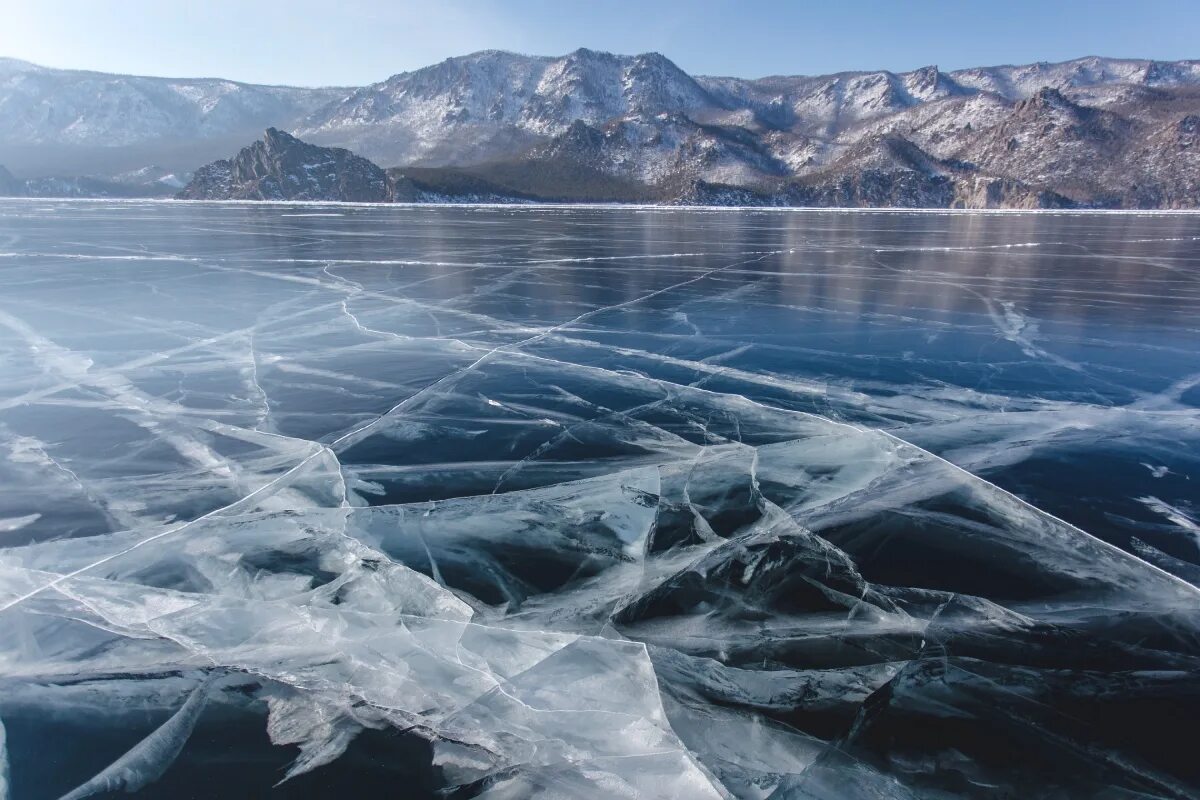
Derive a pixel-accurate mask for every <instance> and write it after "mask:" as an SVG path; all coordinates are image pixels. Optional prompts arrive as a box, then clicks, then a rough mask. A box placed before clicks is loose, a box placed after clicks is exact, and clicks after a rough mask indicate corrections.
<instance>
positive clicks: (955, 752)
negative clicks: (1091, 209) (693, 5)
mask: <svg viewBox="0 0 1200 800" xmlns="http://www.w3.org/2000/svg"><path fill="white" fill-rule="evenodd" d="M1194 219H1195V218H1192V217H1155V216H1145V217H1137V216H1127V217H1092V216H1087V215H1078V216H1061V217H1056V216H1046V215H1041V216H1032V215H1031V216H1025V217H1022V216H1004V217H993V216H984V215H971V216H951V215H929V214H922V215H891V214H878V215H875V214H866V213H862V214H829V213H816V212H813V213H806V212H795V211H788V212H754V211H742V212H703V211H661V210H660V211H644V210H614V209H580V208H569V209H568V208H563V209H520V210H513V209H500V208H483V207H479V208H456V209H448V208H412V209H401V208H386V209H384V208H358V207H353V206H341V207H338V208H337V209H322V208H314V209H312V210H306V209H297V208H295V207H286V206H285V207H278V206H271V205H262V206H209V205H203V206H200V205H171V204H154V203H111V204H110V203H10V204H8V205H0V244H2V246H0V281H2V282H3V286H4V289H5V290H4V291H3V292H2V293H0V364H2V365H3V366H2V368H0V454H2V456H3V457H2V458H0V719H2V720H3V726H4V727H2V728H0V742H2V743H3V746H0V754H5V755H4V757H3V758H0V787H8V788H4V789H0V797H3V796H4V792H5V791H9V796H11V797H13V798H17V800H22V799H23V798H27V797H28V798H42V797H45V798H56V797H87V796H92V795H99V794H102V793H105V792H112V791H114V790H115V791H121V790H126V791H137V792H139V793H140V794H141V795H143V796H153V797H183V796H194V797H229V796H264V797H269V796H280V797H304V796H314V795H322V796H327V795H328V794H330V793H337V794H354V795H358V794H366V793H368V792H372V793H373V792H376V791H380V792H383V791H387V792H389V793H391V794H395V792H396V791H397V787H398V786H403V787H404V790H405V791H406V792H408V794H407V795H406V796H413V797H426V796H428V797H434V796H448V795H453V796H456V797H490V798H526V797H540V798H567V797H605V798H607V797H629V798H679V799H680V800H684V799H685V798H686V799H689V800H690V798H706V797H707V798H756V799H757V798H775V800H782V799H783V798H829V799H830V800H832V799H833V798H918V797H921V798H924V797H936V798H944V797H978V798H984V797H996V796H1010V797H1064V796H1066V797H1091V796H1111V797H1134V796H1137V797H1147V796H1148V797H1197V796H1200V771H1198V770H1200V768H1198V767H1197V765H1196V763H1195V759H1194V758H1193V756H1192V754H1191V752H1190V751H1191V747H1190V738H1189V737H1187V736H1186V734H1185V732H1184V731H1185V729H1183V727H1182V726H1184V725H1187V724H1190V720H1192V719H1194V718H1195V716H1196V714H1197V713H1198V712H1200V677H1198V676H1200V646H1198V645H1197V641H1200V639H1198V637H1197V633H1198V632H1200V630H1198V624H1200V603H1198V600H1200V589H1197V588H1196V587H1197V581H1198V580H1200V548H1198V545H1197V537H1196V523H1195V522H1194V521H1195V520H1196V519H1197V518H1200V517H1198V515H1197V513H1196V509H1197V508H1198V507H1200V498H1198V496H1197V494H1196V489H1195V480H1194V478H1193V476H1197V478H1200V464H1198V463H1197V457H1196V453H1197V452H1200V449H1198V448H1197V445H1198V444H1200V425H1198V424H1197V423H1198V422H1200V419H1198V416H1197V410H1196V408H1197V400H1200V394H1197V386H1200V379H1198V378H1197V376H1198V375H1200V355H1197V353H1198V352H1200V348H1197V347H1196V331H1195V325H1194V318H1193V309H1194V307H1195V303H1196V301H1197V300H1200V296H1198V295H1200V288H1198V287H1197V282H1196V275H1197V273H1196V267H1195V265H1196V263H1197V262H1196V260H1195V259H1196V252H1195V240H1194V239H1193V238H1192V236H1191V232H1192V231H1193V230H1194V229H1195V226H1196V222H1194ZM1017 244H1020V245H1021V246H1020V247H1016V246H1010V245H1017ZM1147 465H1149V466H1147ZM5 764H7V767H8V769H7V772H6V771H5V770H4V768H3V765H5ZM1106 792H1107V793H1108V794H1105V793H1106Z"/></svg>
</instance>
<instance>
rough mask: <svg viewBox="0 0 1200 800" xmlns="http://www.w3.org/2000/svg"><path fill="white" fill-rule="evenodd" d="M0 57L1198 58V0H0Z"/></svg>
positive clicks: (363, 74)
mask: <svg viewBox="0 0 1200 800" xmlns="http://www.w3.org/2000/svg"><path fill="white" fill-rule="evenodd" d="M0 5H2V6H3V7H4V10H3V14H2V16H3V19H2V21H0V55H7V56H12V57H16V58H23V59H26V60H29V61H34V62H37V63H41V64H46V65H48V66H58V67H76V68H89V69H97V70H103V71H111V72H132V73H140V74H154V75H171V76H200V75H216V76H221V77H228V78H236V79H239V80H244V81H255V82H264V83H294V84H302V85H314V84H341V85H351V84H362V83H368V82H371V81H376V80H380V79H382V78H385V77H387V76H388V75H391V74H393V73H396V72H401V71H404V70H409V69H415V68H418V67H421V66H425V65H426V64H431V63H434V62H437V61H440V60H442V59H444V58H447V57H449V56H452V55H460V54H463V53H468V52H472V51H474V50H482V49H487V48H499V49H505V50H515V51H517V52H524V53H538V54H547V55H558V54H562V53H565V52H569V51H571V50H574V49H575V48H577V47H590V48H592V49H596V50H610V51H613V52H621V53H637V52H645V51H648V50H657V51H659V52H661V53H664V54H666V55H667V56H669V57H670V58H672V59H673V60H674V61H675V62H676V63H678V64H679V65H680V66H681V67H683V68H684V69H685V70H688V71H689V72H692V73H699V74H710V75H713V74H715V75H739V76H744V77H758V76H762V75H771V74H813V73H823V72H835V71H839V70H851V69H880V68H882V69H893V70H904V69H911V68H914V67H918V66H922V65H925V64H938V65H939V66H941V67H942V68H943V69H954V68H958V67H965V66H978V65H990V64H1003V63H1021V62H1029V61H1039V60H1040V61H1059V60H1064V59H1068V58H1074V57H1076V56H1082V55H1094V54H1098V55H1112V56H1130V57H1142V58H1161V59H1178V58H1200V0H1122V1H1121V2H1116V1H1115V0H1088V1H1086V2H1085V0H959V2H947V1H945V0H911V2H902V1H901V0H895V1H894V2H883V1H882V0H878V1H874V2H872V1H868V0H857V1H856V0H840V2H836V1H832V0H831V1H830V2H801V1H800V0H796V1H795V2H784V1H783V0H775V1H774V2H771V1H769V0H741V1H740V2H737V1H736V0H698V1H697V2H684V1H683V0H658V1H657V2H656V1H655V0H642V2H633V1H632V0H608V2H605V1H604V0H587V1H584V0H425V2H409V0H394V1H393V2H369V1H368V0H342V1H341V2H338V1H337V0H319V1H318V0H196V1H195V2H189V1H188V0H0Z"/></svg>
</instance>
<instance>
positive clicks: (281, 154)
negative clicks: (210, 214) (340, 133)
mask: <svg viewBox="0 0 1200 800" xmlns="http://www.w3.org/2000/svg"><path fill="white" fill-rule="evenodd" d="M178 196H179V197H180V198H182V199H188V200H333V201H345V202H359V203H380V202H385V201H387V200H388V199H390V198H389V194H388V181H387V175H386V174H385V173H384V171H383V170H382V169H380V168H379V167H377V166H376V165H375V164H372V163H371V162H370V161H368V160H367V159H365V158H361V157H359V156H356V155H354V154H353V153H351V152H350V151H349V150H343V149H341V148H338V147H318V146H316V145H312V144H308V143H307V142H302V141H300V140H299V139H297V138H296V137H294V136H291V135H290V134H287V133H284V132H283V131H279V130H276V129H275V128H268V129H267V131H266V133H265V135H264V136H263V138H262V139H261V140H260V141H257V142H255V143H254V144H252V145H250V146H249V147H245V148H242V150H241V152H239V153H238V154H237V155H236V156H234V157H233V158H232V159H230V160H228V161H225V160H222V161H216V162H213V163H212V164H208V165H207V166H204V167H201V168H200V169H198V170H197V171H196V174H195V176H194V177H193V179H192V181H191V182H190V183H189V184H188V185H187V186H186V187H185V188H184V189H183V191H181V192H180V193H179V195H178Z"/></svg>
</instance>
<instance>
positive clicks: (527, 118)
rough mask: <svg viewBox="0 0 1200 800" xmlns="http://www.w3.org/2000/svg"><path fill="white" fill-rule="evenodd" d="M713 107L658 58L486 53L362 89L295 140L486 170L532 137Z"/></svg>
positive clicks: (309, 122)
mask: <svg viewBox="0 0 1200 800" xmlns="http://www.w3.org/2000/svg"><path fill="white" fill-rule="evenodd" d="M713 102H714V101H713V99H712V97H710V96H709V94H708V93H707V92H706V91H705V90H704V89H703V88H702V87H701V86H700V85H699V84H698V83H697V82H696V81H695V80H694V79H693V78H692V77H691V76H689V75H688V74H687V73H685V72H684V71H683V70H681V69H680V68H679V67H678V66H676V65H675V64H674V63H673V62H671V61H670V60H669V59H667V58H666V57H665V56H662V55H660V54H658V53H645V54H642V55H637V56H619V55H613V54H611V53H604V52H598V51H594V50H586V49H581V50H576V51H574V52H572V53H569V54H567V55H565V56H561V57H558V58H547V57H541V56H521V55H516V54H514V53H507V52H502V51H484V52H480V53H473V54H471V55H468V56H460V57H457V58H451V59H447V60H446V61H443V62H442V63H440V64H435V65H433V66H431V67H426V68H424V69H420V70H416V71H415V72H406V73H400V74H398V75H393V76H392V77H390V78H388V79H387V80H385V81H382V82H380V83H377V84H373V85H371V86H367V87H364V88H362V89H359V90H357V91H355V92H354V93H352V94H351V95H350V96H348V97H346V98H345V99H344V100H342V101H341V102H339V103H334V104H332V105H330V106H328V107H326V108H323V109H321V110H320V111H318V112H316V113H314V114H312V115H310V116H309V117H308V118H306V119H305V120H304V121H303V123H301V125H300V127H299V129H298V133H299V134H300V135H301V136H306V137H310V138H313V139H314V140H316V141H322V142H325V141H330V142H332V141H339V142H347V143H350V144H351V145H352V146H354V147H355V148H356V149H357V150H359V151H360V152H362V153H364V154H366V155H368V156H369V157H371V158H373V159H375V160H377V161H380V162H381V163H443V162H447V161H450V160H452V156H451V155H450V154H449V153H447V152H446V150H447V148H446V147H445V142H446V141H448V140H449V141H453V142H456V143H457V144H458V145H459V148H458V150H459V152H466V153H469V154H472V155H473V154H475V153H478V154H479V155H478V160H481V161H482V160H488V159H489V158H496V157H500V156H510V155H513V154H515V153H516V152H518V151H519V150H520V149H522V148H523V146H525V145H527V144H528V143H529V142H530V141H531V140H532V139H533V138H537V137H548V136H555V135H557V134H560V133H562V132H563V131H565V130H567V128H569V127H570V126H571V124H572V123H574V122H575V121H577V120H581V121H583V122H585V123H588V124H591V125H599V124H603V123H605V122H608V121H610V120H613V119H619V118H633V117H651V116H656V115H658V114H663V113H673V112H679V111H692V110H698V109H702V108H705V107H707V106H710V105H712V104H713ZM384 129H386V131H387V134H386V135H381V134H382V133H383V130H384Z"/></svg>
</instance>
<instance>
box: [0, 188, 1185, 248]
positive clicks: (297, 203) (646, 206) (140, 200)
mask: <svg viewBox="0 0 1200 800" xmlns="http://www.w3.org/2000/svg"><path fill="white" fill-rule="evenodd" d="M9 202H13V203H80V204H89V203H90V204H94V205H95V204H100V205H105V204H127V205H138V204H141V205H200V206H281V207H285V208H287V207H301V208H305V207H307V208H313V207H322V206H325V207H329V206H335V207H338V208H403V209H415V208H491V209H510V210H514V211H515V210H524V209H528V210H545V209H567V208H570V209H592V210H610V211H618V210H624V211H776V212H780V213H788V212H799V211H804V212H821V213H839V214H842V213H857V214H947V215H977V214H978V215H1007V216H1013V215H1025V214H1027V215H1038V216H1050V217H1070V216H1101V215H1115V216H1143V217H1144V216H1155V217H1159V216H1200V208H900V207H887V208H869V207H863V206H734V205H710V206H705V205H682V204H681V205H674V204H666V203H661V204H654V203H547V202H536V203H533V202H531V203H524V202H520V203H356V202H348V201H344V200H179V199H176V198H173V197H112V198H105V197H0V204H3V203H9ZM1196 238H1197V239H1200V236H1197V237H1196Z"/></svg>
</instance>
